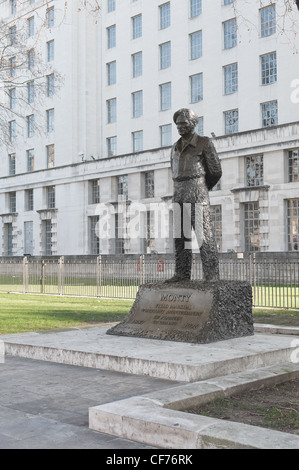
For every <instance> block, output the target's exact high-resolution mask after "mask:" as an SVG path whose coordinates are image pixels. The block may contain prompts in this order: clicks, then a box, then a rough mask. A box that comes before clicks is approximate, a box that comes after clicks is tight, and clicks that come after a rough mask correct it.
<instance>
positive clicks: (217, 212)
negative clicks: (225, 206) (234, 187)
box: [211, 204, 222, 252]
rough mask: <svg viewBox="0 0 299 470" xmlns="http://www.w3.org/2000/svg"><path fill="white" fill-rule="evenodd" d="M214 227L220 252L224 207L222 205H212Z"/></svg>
mask: <svg viewBox="0 0 299 470" xmlns="http://www.w3.org/2000/svg"><path fill="white" fill-rule="evenodd" d="M211 219H212V227H213V229H214V234H215V239H216V245H217V250H218V252H221V251H222V207H221V205H220V204H219V205H217V206H211Z"/></svg>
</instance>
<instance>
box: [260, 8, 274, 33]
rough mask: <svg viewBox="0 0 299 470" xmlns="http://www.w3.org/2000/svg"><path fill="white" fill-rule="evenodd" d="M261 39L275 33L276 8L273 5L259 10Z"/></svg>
mask: <svg viewBox="0 0 299 470" xmlns="http://www.w3.org/2000/svg"><path fill="white" fill-rule="evenodd" d="M260 25H261V37H262V38H265V37H268V36H272V34H275V33H276V8H275V5H269V6H268V7H265V8H261V9H260Z"/></svg>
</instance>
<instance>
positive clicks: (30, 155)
mask: <svg viewBox="0 0 299 470" xmlns="http://www.w3.org/2000/svg"><path fill="white" fill-rule="evenodd" d="M26 154H27V171H33V170H34V149H30V150H27V151H26Z"/></svg>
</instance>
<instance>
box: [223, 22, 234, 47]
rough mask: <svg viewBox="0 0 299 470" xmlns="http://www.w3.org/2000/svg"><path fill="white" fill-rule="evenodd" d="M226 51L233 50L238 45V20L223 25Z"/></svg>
mask: <svg viewBox="0 0 299 470" xmlns="http://www.w3.org/2000/svg"><path fill="white" fill-rule="evenodd" d="M223 34H224V49H231V48H232V47H235V46H236V45H237V21H236V18H233V19H232V20H229V21H225V22H224V23H223Z"/></svg>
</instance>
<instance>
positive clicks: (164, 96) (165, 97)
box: [160, 83, 171, 111]
mask: <svg viewBox="0 0 299 470" xmlns="http://www.w3.org/2000/svg"><path fill="white" fill-rule="evenodd" d="M170 108H171V83H164V84H163V85H160V110H161V111H165V110H167V109H170Z"/></svg>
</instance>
